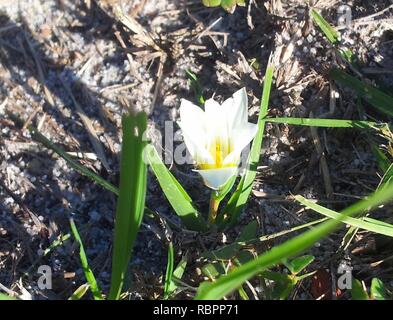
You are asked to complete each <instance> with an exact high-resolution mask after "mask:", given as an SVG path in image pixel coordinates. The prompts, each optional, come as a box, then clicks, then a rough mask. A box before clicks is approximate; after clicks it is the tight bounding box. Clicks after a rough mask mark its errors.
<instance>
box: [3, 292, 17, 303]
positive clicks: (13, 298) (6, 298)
mask: <svg viewBox="0 0 393 320" xmlns="http://www.w3.org/2000/svg"><path fill="white" fill-rule="evenodd" d="M1 300H17V299H16V298H15V297H11V296H9V295H8V294H4V293H0V301H1Z"/></svg>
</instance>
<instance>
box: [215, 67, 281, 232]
mask: <svg viewBox="0 0 393 320" xmlns="http://www.w3.org/2000/svg"><path fill="white" fill-rule="evenodd" d="M273 73H274V66H273V64H272V63H269V65H268V67H267V69H266V73H265V81H264V85H263V93H262V99H261V108H260V111H259V116H258V132H257V134H256V136H255V138H254V141H253V143H252V147H251V151H250V154H249V155H248V160H247V169H246V171H245V173H244V175H243V176H242V178H241V179H240V182H239V184H238V185H237V188H236V191H235V192H234V193H233V194H232V196H231V198H230V199H229V201H228V204H227V205H226V207H225V208H224V212H225V213H226V214H228V215H229V217H230V221H229V225H230V226H232V225H234V224H235V223H236V222H237V220H238V218H239V216H240V214H241V211H242V209H243V207H244V205H245V204H246V203H247V199H248V197H249V196H250V193H251V190H252V185H253V182H254V179H255V177H256V174H257V165H258V163H259V157H260V153H261V146H262V139H263V133H264V130H265V123H266V122H265V121H262V120H263V119H265V118H266V116H267V113H268V106H269V97H270V90H271V87H272V81H273ZM221 217H222V215H221ZM219 223H220V224H221V225H222V222H219Z"/></svg>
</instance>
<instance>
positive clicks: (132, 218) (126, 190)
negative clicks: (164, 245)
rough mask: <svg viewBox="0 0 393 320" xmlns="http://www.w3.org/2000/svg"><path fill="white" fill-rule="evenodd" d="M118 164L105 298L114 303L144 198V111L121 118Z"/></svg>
mask: <svg viewBox="0 0 393 320" xmlns="http://www.w3.org/2000/svg"><path fill="white" fill-rule="evenodd" d="M122 124H123V142H122V153H121V161H120V188H119V197H118V200H117V208H116V220H115V232H114V233H115V234H114V245H113V257H112V278H111V288H110V292H109V299H111V300H117V299H119V297H120V294H121V290H122V288H123V284H124V279H125V274H126V271H127V267H128V263H129V261H130V259H131V253H132V248H133V245H134V241H135V239H136V235H137V233H138V231H139V227H140V225H141V222H142V217H143V212H144V208H145V197H146V176H147V166H146V163H145V162H144V161H143V149H144V147H145V145H146V143H145V142H144V139H143V134H144V132H145V131H146V125H147V119H146V114H145V113H144V112H140V113H137V114H132V113H130V114H128V115H125V116H123V119H122Z"/></svg>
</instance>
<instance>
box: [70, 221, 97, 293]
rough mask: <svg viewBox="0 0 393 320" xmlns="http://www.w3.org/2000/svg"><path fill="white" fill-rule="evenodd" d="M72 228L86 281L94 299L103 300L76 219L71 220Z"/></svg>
mask: <svg viewBox="0 0 393 320" xmlns="http://www.w3.org/2000/svg"><path fill="white" fill-rule="evenodd" d="M70 226H71V232H72V234H73V236H74V238H75V240H76V241H77V242H78V244H79V257H80V260H81V264H82V268H83V272H84V274H85V278H86V281H87V283H88V284H89V286H90V290H91V292H92V294H93V297H94V299H95V300H103V298H102V294H101V290H100V288H99V286H98V283H97V281H96V278H95V276H94V273H93V271H92V270H91V268H90V266H89V262H88V261H87V257H86V252H85V249H84V247H83V242H82V239H81V237H80V235H79V232H78V229H77V228H76V225H75V222H74V219H70Z"/></svg>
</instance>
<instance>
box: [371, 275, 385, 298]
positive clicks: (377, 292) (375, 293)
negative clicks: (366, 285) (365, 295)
mask: <svg viewBox="0 0 393 320" xmlns="http://www.w3.org/2000/svg"><path fill="white" fill-rule="evenodd" d="M370 292H371V299H374V300H386V299H387V290H386V288H385V285H384V284H383V282H382V281H381V280H379V279H378V278H373V280H372V281H371V289H370Z"/></svg>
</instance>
